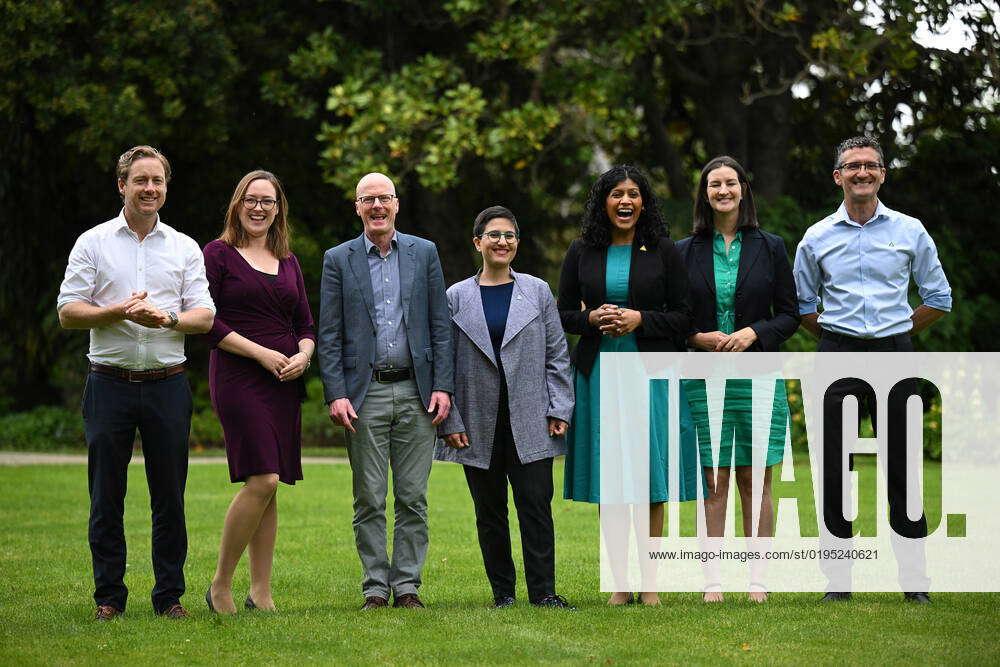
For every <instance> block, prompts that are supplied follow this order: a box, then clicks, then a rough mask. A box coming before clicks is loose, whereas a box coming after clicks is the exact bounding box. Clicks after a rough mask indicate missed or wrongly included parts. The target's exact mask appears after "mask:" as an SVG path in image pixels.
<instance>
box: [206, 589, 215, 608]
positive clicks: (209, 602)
mask: <svg viewBox="0 0 1000 667" xmlns="http://www.w3.org/2000/svg"><path fill="white" fill-rule="evenodd" d="M205 604H207V605H208V610H209V611H210V612H212V613H213V614H214V613H215V605H214V604H212V589H211V588H209V589H208V590H207V591H205Z"/></svg>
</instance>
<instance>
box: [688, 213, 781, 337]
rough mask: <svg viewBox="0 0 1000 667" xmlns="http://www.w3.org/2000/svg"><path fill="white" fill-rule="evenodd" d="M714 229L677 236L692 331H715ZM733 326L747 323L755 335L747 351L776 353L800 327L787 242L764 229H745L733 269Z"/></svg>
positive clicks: (716, 323)
mask: <svg viewBox="0 0 1000 667" xmlns="http://www.w3.org/2000/svg"><path fill="white" fill-rule="evenodd" d="M712 239H713V236H712V234H699V235H697V236H689V237H687V238H686V239H684V240H682V241H678V243H677V250H678V252H680V254H681V256H682V257H683V258H684V262H685V263H686V264H687V271H688V280H689V282H690V286H691V303H692V304H693V306H692V310H693V316H694V317H693V319H694V328H693V329H692V331H691V332H690V333H697V332H707V331H718V329H719V323H718V320H717V318H716V316H715V264H714V259H713V255H712ZM734 305H735V311H736V312H735V315H736V330H737V331H739V330H740V329H742V328H744V327H751V328H752V329H753V330H754V331H755V332H757V340H756V341H755V342H754V344H753V345H751V346H750V348H749V349H750V350H754V351H758V352H777V351H778V347H779V346H780V345H781V344H782V343H783V342H785V341H786V340H787V339H788V338H789V337H790V336H791V335H792V334H793V333H795V330H796V329H798V327H799V320H800V319H801V318H800V316H799V304H798V299H797V298H796V295H795V280H794V278H793V277H792V267H791V265H790V264H789V263H788V255H787V254H785V242H784V241H783V240H782V239H781V237H780V236H776V235H774V234H771V233H769V232H765V231H764V230H762V229H754V230H745V231H744V232H743V245H742V248H741V250H740V267H739V270H738V272H737V274H736V302H735V304H734Z"/></svg>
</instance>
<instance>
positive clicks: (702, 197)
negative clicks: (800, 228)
mask: <svg viewBox="0 0 1000 667" xmlns="http://www.w3.org/2000/svg"><path fill="white" fill-rule="evenodd" d="M719 167H729V168H730V169H732V170H733V171H735V172H736V178H738V179H739V181H740V189H741V190H742V198H741V200H740V213H739V216H738V217H737V219H736V229H757V228H758V227H760V223H759V222H757V205H756V204H755V203H754V200H753V190H752V189H751V188H750V181H749V180H748V179H747V172H746V171H745V170H744V169H743V167H742V165H740V163H739V162H737V161H736V160H734V159H733V158H731V157H729V156H728V155H720V156H719V157H715V158H712V159H711V160H709V161H708V164H706V165H705V168H704V169H702V170H701V179H700V180H699V181H698V192H697V193H696V196H695V199H694V215H693V216H692V217H693V218H694V228H693V229H692V230H691V231H692V233H693V234H711V233H712V232H713V231H715V211H713V210H712V205H711V204H709V203H708V175H709V173H711V172H712V171H715V170H716V169H718V168H719Z"/></svg>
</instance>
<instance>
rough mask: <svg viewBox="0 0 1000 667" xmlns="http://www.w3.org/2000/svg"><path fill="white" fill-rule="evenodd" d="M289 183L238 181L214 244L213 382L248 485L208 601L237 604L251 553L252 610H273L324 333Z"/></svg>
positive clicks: (224, 607)
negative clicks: (290, 488) (281, 509)
mask: <svg viewBox="0 0 1000 667" xmlns="http://www.w3.org/2000/svg"><path fill="white" fill-rule="evenodd" d="M287 216H288V202H287V201H286V199H285V193H284V191H283V190H282V188H281V183H280V182H278V179H277V178H276V177H275V176H274V174H272V173H270V172H267V171H253V172H250V173H249V174H247V175H246V176H244V177H243V179H242V180H241V181H240V182H239V184H238V185H237V186H236V191H235V192H234V193H233V198H232V200H231V201H230V202H229V210H228V211H227V212H226V225H225V228H224V229H223V231H222V235H221V236H220V237H219V238H218V239H216V240H215V241H212V242H211V243H209V244H208V245H206V246H205V251H204V252H205V270H206V273H207V274H208V283H209V290H210V291H211V293H212V298H213V299H214V300H215V306H216V315H215V325H214V326H213V327H212V330H211V331H210V332H209V333H208V334H207V335H208V338H209V343H210V344H211V345H212V353H211V358H210V360H209V386H210V388H211V392H212V405H213V406H214V407H215V412H216V414H218V415H219V421H220V422H222V430H223V431H224V432H225V436H226V457H227V458H228V459H229V477H230V479H231V480H232V481H233V482H244V486H243V488H242V489H240V490H239V492H238V493H237V494H236V497H235V498H233V502H232V504H231V505H230V506H229V511H228V512H227V513H226V520H225V524H224V525H223V529H222V544H221V545H220V547H219V564H218V567H217V568H216V570H215V576H214V577H213V579H212V585H211V588H209V590H208V591H206V592H205V602H207V603H208V607H209V609H211V610H212V611H215V612H219V613H227V614H232V613H235V612H236V603H235V601H234V600H233V592H232V583H233V572H234V571H235V570H236V565H237V563H239V560H240V558H241V557H242V556H243V551H244V550H247V551H248V552H249V560H250V592H249V594H248V595H247V598H246V602H245V603H244V605H245V606H246V608H247V609H265V610H269V611H273V610H274V602H273V601H272V599H271V563H272V561H273V556H274V540H275V535H276V533H277V529H278V500H277V495H276V492H277V489H278V481H279V480H280V481H282V482H284V483H286V484H295V482H296V480H300V479H302V458H301V449H300V445H301V443H300V435H301V421H300V417H301V404H302V400H303V399H304V398H305V395H306V391H305V383H304V382H303V380H302V374H303V372H305V370H306V369H307V368H308V367H309V363H310V361H309V360H310V358H311V357H312V354H313V350H314V349H315V347H316V345H315V341H316V337H315V334H314V332H313V319H312V315H311V314H310V312H309V301H308V300H307V299H306V290H305V283H304V282H303V280H302V271H301V270H300V269H299V263H298V260H296V259H295V255H293V254H292V253H291V251H290V250H289V247H288V226H287V222H286V220H287Z"/></svg>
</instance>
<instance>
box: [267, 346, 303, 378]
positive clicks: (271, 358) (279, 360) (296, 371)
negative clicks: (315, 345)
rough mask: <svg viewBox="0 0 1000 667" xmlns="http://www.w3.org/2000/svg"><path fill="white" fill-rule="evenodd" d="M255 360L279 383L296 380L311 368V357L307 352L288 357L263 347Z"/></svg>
mask: <svg viewBox="0 0 1000 667" xmlns="http://www.w3.org/2000/svg"><path fill="white" fill-rule="evenodd" d="M254 359H255V360H256V361H257V363H258V364H260V365H261V366H263V367H264V370H266V371H267V372H268V373H270V374H271V375H273V376H274V377H276V378H277V379H278V381H279V382H288V381H289V380H294V379H296V378H297V377H299V376H300V375H302V374H303V373H305V372H306V368H308V366H309V355H307V354H306V353H305V352H296V353H295V354H293V355H292V356H290V357H286V356H285V355H283V354H282V353H281V352H278V351H277V350H272V349H270V348H267V347H263V346H262V347H261V348H260V350H258V352H257V354H256V355H255V356H254Z"/></svg>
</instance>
